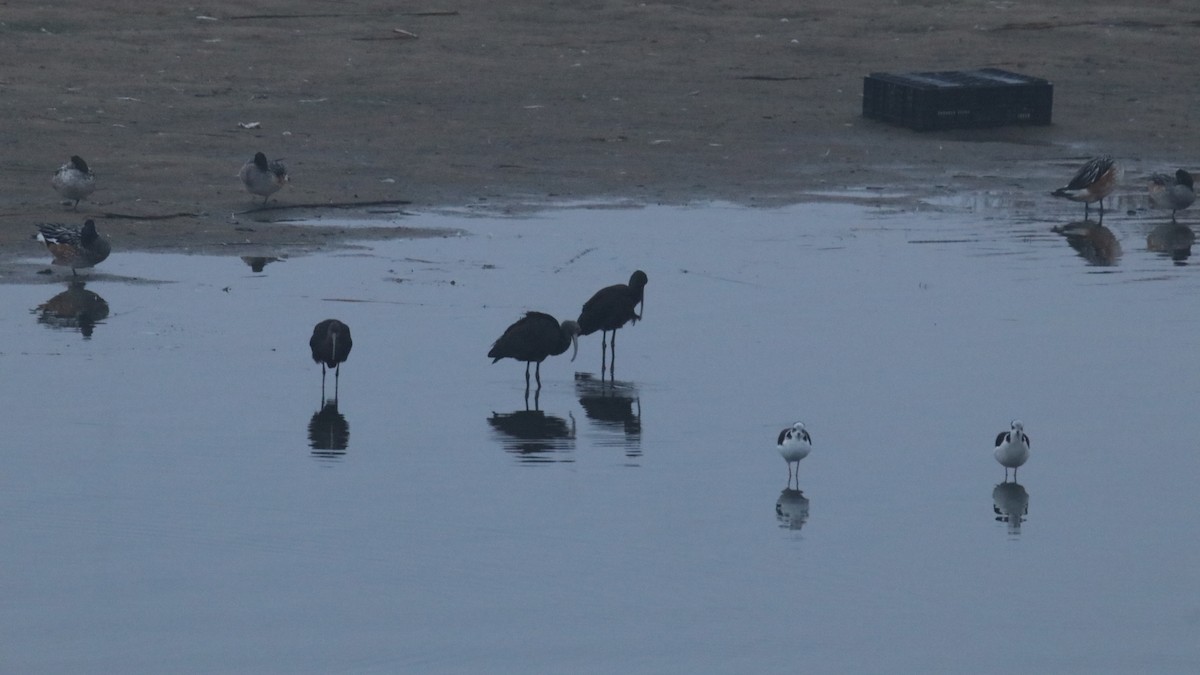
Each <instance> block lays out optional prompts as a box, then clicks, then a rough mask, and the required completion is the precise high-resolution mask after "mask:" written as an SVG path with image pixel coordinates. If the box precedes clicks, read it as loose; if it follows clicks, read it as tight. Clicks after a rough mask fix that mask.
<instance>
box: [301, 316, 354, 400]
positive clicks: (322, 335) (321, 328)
mask: <svg viewBox="0 0 1200 675" xmlns="http://www.w3.org/2000/svg"><path fill="white" fill-rule="evenodd" d="M308 346H309V348H310V349H311V350H312V359H313V361H315V362H317V363H319V364H321V392H322V394H321V395H322V396H324V392H325V369H326V368H333V369H334V371H333V397H334V398H337V385H338V378H339V377H340V376H341V374H342V362H343V361H345V360H346V359H347V358H349V357H350V348H351V347H353V346H354V341H353V340H351V339H350V327H349V326H347V325H346V324H344V323H342V322H341V321H338V320H337V319H325V320H324V321H322V322H320V323H318V324H317V325H316V326H313V334H312V337H311V338H309V340H308Z"/></svg>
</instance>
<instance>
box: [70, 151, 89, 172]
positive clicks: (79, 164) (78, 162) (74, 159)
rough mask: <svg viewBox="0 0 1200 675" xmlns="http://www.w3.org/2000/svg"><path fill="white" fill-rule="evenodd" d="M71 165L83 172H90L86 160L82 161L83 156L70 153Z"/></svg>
mask: <svg viewBox="0 0 1200 675" xmlns="http://www.w3.org/2000/svg"><path fill="white" fill-rule="evenodd" d="M71 166H73V167H75V168H76V169H78V170H79V171H82V172H84V173H91V170H90V169H88V165H87V162H85V161H83V158H82V157H80V156H79V155H71Z"/></svg>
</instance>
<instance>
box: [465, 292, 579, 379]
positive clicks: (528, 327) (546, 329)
mask: <svg viewBox="0 0 1200 675" xmlns="http://www.w3.org/2000/svg"><path fill="white" fill-rule="evenodd" d="M578 335H579V324H577V323H575V322H574V321H571V320H570V319H568V320H566V321H563V322H562V323H561V324H560V323H559V322H558V319H555V318H554V317H552V316H550V315H549V314H544V313H542V312H526V313H525V316H523V317H521V318H520V319H518V320H517V321H516V322H515V323H513V324H512V325H511V326H509V327H508V328H507V329H505V331H504V334H503V335H501V336H500V337H499V338H497V340H496V341H495V342H493V343H492V348H491V349H490V350H489V351H488V354H487V355H488V357H489V358H491V359H492V363H495V362H497V361H499V360H500V359H515V360H517V361H524V362H525V393H526V395H528V393H529V364H530V363H536V364H537V368H536V370H535V372H534V377H535V378H536V379H537V385H538V389H541V388H542V361H545V360H546V357H548V356H558V355H559V354H562V353H563V352H565V351H567V347H571V346H573V347H574V349H573V350H572V351H571V360H572V361H574V360H575V354H576V353H577V352H578V351H579V343H578V341H577V337H576V336H578Z"/></svg>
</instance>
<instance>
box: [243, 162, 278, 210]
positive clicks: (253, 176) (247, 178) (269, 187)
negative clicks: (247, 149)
mask: <svg viewBox="0 0 1200 675" xmlns="http://www.w3.org/2000/svg"><path fill="white" fill-rule="evenodd" d="M238 177H239V178H241V179H242V185H244V186H245V187H246V191H247V192H249V193H250V194H252V195H259V196H261V197H262V198H263V206H266V204H267V200H268V199H269V198H270V197H271V195H273V194H275V193H276V192H279V189H280V188H282V187H283V186H284V185H286V184H287V183H288V172H287V167H285V166H284V165H283V162H281V161H279V160H275V161H273V162H268V161H267V156H266V155H264V154H263V153H261V152H256V153H254V158H253V159H251V160H249V161H247V162H246V163H245V164H243V165H242V170H241V171H240V172H239V173H238Z"/></svg>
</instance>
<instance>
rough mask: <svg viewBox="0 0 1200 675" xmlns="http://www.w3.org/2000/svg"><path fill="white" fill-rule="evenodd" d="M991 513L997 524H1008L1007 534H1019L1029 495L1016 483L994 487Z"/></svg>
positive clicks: (1027, 510)
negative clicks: (993, 514) (994, 516)
mask: <svg viewBox="0 0 1200 675" xmlns="http://www.w3.org/2000/svg"><path fill="white" fill-rule="evenodd" d="M992 511H994V512H995V513H996V521H997V522H1001V523H1008V533H1009V534H1020V533H1021V523H1023V522H1025V519H1026V518H1025V516H1026V515H1028V513H1029V493H1028V492H1026V491H1025V486H1023V485H1021V484H1020V483H1018V482H1016V481H1013V482H1011V483H1009V482H1007V481H1005V482H1003V483H1000V484H998V485H996V487H995V489H993V490H992Z"/></svg>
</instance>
